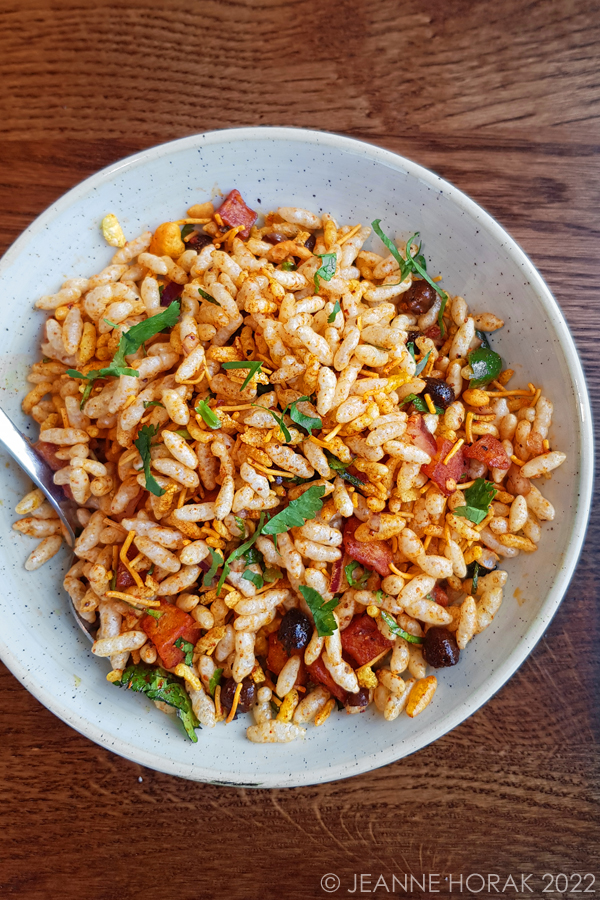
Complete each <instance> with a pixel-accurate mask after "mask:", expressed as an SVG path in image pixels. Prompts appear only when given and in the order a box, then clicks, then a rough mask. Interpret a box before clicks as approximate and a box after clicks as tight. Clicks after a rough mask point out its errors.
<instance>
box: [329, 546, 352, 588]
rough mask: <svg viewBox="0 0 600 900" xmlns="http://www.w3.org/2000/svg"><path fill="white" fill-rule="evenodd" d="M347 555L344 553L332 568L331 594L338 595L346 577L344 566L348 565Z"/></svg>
mask: <svg viewBox="0 0 600 900" xmlns="http://www.w3.org/2000/svg"><path fill="white" fill-rule="evenodd" d="M347 561H348V560H347V558H346V554H345V553H342V555H341V557H340V559H336V561H335V562H334V564H333V565H332V567H331V579H330V581H329V593H330V594H337V592H338V591H339V589H340V587H341V584H342V578H343V577H344V566H345V565H346V564H347Z"/></svg>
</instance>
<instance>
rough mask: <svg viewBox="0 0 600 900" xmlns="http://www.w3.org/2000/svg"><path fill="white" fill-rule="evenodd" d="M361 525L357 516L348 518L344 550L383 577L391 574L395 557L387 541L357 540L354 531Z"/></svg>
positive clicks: (345, 528)
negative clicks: (391, 566)
mask: <svg viewBox="0 0 600 900" xmlns="http://www.w3.org/2000/svg"><path fill="white" fill-rule="evenodd" d="M359 525H360V521H359V520H358V519H357V518H356V516H351V517H350V518H349V519H346V523H345V525H344V550H345V551H346V553H347V554H348V556H351V557H352V559H355V560H356V561H357V562H359V563H360V564H361V566H366V567H367V569H374V570H375V571H376V572H377V573H378V574H379V575H381V577H382V578H385V577H386V575H391V569H390V563H391V562H392V561H393V559H394V557H393V554H392V551H391V548H390V547H389V546H388V544H387V542H386V541H368V542H366V541H357V540H356V538H355V537H354V532H355V531H356V529H357V528H358V526H359Z"/></svg>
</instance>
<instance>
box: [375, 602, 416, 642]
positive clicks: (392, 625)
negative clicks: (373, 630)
mask: <svg viewBox="0 0 600 900" xmlns="http://www.w3.org/2000/svg"><path fill="white" fill-rule="evenodd" d="M381 618H382V619H383V621H384V622H385V624H386V625H387V627H388V628H389V629H390V631H391V632H392V634H396V635H397V636H398V637H401V638H404V640H405V641H408V643H409V644H422V643H423V638H421V637H417V636H416V634H409V633H408V631H404V629H403V628H400V626H399V625H398V624H397V623H396V622H395V621H394V619H393V618H392V617H391V616H390V614H389V613H386V612H384V611H383V610H382V611H381Z"/></svg>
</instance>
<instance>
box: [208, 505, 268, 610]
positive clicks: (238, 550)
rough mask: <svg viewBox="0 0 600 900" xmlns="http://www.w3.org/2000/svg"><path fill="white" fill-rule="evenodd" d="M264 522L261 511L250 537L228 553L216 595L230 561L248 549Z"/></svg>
mask: <svg viewBox="0 0 600 900" xmlns="http://www.w3.org/2000/svg"><path fill="white" fill-rule="evenodd" d="M264 523H265V514H264V513H261V514H260V519H259V521H258V525H257V527H256V531H255V532H254V534H253V535H251V537H249V538H248V540H247V541H245V542H244V543H243V544H240V546H239V547H236V549H235V550H233V551H232V552H231V553H230V554H229V556H228V557H227V559H226V560H225V563H224V564H223V571H222V572H221V577H220V578H219V583H218V585H217V596H218V595H219V594H220V593H221V588H222V587H223V582H224V581H225V579H226V578H227V576H228V575H229V572H230V571H231V563H232V562H234V561H235V560H236V559H239V558H240V556H243V555H244V553H246V552H247V551H248V550H249V549H250V547H251V546H252V545H253V544H254V542H255V540H256V539H257V537H258V536H259V535H260V534H261V532H262V529H263V525H264Z"/></svg>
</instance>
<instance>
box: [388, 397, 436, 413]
mask: <svg viewBox="0 0 600 900" xmlns="http://www.w3.org/2000/svg"><path fill="white" fill-rule="evenodd" d="M405 403H412V405H413V406H414V408H415V409H416V410H417V411H418V412H422V413H428V412H429V407H428V406H427V404H426V402H425V401H424V400H423V398H422V397H420V396H418V395H417V394H409V395H408V397H405V398H404V400H402V401H401V402H400V403H399V404H398V406H404V404H405ZM433 405H434V407H435V411H436V413H437V415H438V416H441V415H442V413H443V412H444V410H443V409H440V408H439V406H436V405H435V403H434V404H433Z"/></svg>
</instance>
